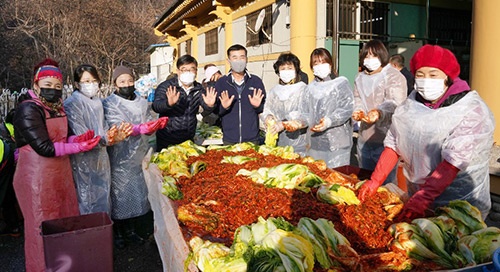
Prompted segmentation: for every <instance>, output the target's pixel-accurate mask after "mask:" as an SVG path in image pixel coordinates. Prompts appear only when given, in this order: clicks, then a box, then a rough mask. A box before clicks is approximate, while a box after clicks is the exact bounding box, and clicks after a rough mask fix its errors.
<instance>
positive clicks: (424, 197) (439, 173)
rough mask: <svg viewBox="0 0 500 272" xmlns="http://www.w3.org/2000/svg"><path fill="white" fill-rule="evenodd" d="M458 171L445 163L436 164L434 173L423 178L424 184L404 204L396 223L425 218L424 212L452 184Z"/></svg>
mask: <svg viewBox="0 0 500 272" xmlns="http://www.w3.org/2000/svg"><path fill="white" fill-rule="evenodd" d="M459 171H460V169H458V168H456V167H455V166H453V165H451V164H450V163H449V162H447V161H442V162H441V163H440V164H438V166H437V167H436V169H435V170H434V172H432V174H431V175H430V176H428V177H426V178H425V183H424V184H423V185H421V186H420V190H418V191H417V192H416V193H415V194H414V195H413V196H411V197H410V199H409V200H408V202H406V204H405V207H404V208H403V210H402V211H401V213H400V214H399V215H398V217H397V218H396V222H400V221H405V222H409V221H411V220H413V219H415V218H422V217H425V211H426V210H427V209H429V207H430V206H431V204H432V202H434V199H436V197H438V196H440V195H441V194H442V193H443V192H444V190H446V188H447V187H448V186H449V185H450V184H451V183H452V182H453V180H454V179H455V177H456V176H457V174H458V172H459Z"/></svg>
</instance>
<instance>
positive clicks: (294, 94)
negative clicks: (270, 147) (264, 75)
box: [261, 81, 307, 156]
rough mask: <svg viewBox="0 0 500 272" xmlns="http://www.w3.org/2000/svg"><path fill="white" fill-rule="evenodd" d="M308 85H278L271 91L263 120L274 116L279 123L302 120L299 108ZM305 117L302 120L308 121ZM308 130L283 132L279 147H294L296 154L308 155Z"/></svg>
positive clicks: (302, 83)
mask: <svg viewBox="0 0 500 272" xmlns="http://www.w3.org/2000/svg"><path fill="white" fill-rule="evenodd" d="M306 87H307V85H306V84H305V83H304V82H302V81H301V82H299V83H296V84H292V85H276V86H275V87H274V88H272V89H271V91H269V93H268V95H267V98H266V104H264V111H263V113H262V115H261V116H262V117H263V118H262V120H265V118H266V117H267V116H268V115H272V116H274V117H275V118H276V120H278V121H292V120H297V119H299V118H300V113H299V106H300V104H301V103H303V102H302V100H303V99H304V98H305V95H306ZM306 118H307V116H304V117H303V118H302V119H306ZM306 132H307V129H305V128H304V129H301V130H297V131H294V132H288V131H286V130H283V131H282V132H281V133H280V134H279V138H278V145H279V146H287V145H289V146H292V147H293V149H294V151H295V153H298V154H300V155H301V156H305V155H306V144H307V138H306Z"/></svg>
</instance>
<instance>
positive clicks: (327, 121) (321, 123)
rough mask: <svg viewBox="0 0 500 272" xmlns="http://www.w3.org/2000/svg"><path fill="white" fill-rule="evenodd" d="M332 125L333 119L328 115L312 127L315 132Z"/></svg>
mask: <svg viewBox="0 0 500 272" xmlns="http://www.w3.org/2000/svg"><path fill="white" fill-rule="evenodd" d="M331 125H332V120H330V118H328V117H323V118H321V119H320V120H319V123H318V124H317V125H315V126H313V127H312V128H311V131H313V132H323V131H325V130H326V129H327V128H329V127H330V126H331Z"/></svg>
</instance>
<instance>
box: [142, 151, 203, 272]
mask: <svg viewBox="0 0 500 272" xmlns="http://www.w3.org/2000/svg"><path fill="white" fill-rule="evenodd" d="M152 152H153V149H150V150H149V152H148V154H147V155H146V156H145V157H144V160H143V161H142V169H143V171H144V178H145V180H146V184H147V186H148V192H149V193H148V198H149V202H151V208H152V210H153V214H154V226H155V227H154V230H155V232H154V236H155V241H156V245H157V246H158V251H159V252H160V257H161V260H162V263H163V271H184V261H185V260H186V259H187V257H188V254H189V246H188V245H187V243H186V242H185V241H184V236H183V235H182V232H181V229H180V227H179V222H178V221H177V217H176V215H175V210H174V206H173V203H172V201H171V200H170V199H169V198H168V197H166V196H164V195H162V194H161V187H162V181H163V178H162V175H161V171H160V169H158V166H157V165H156V164H154V163H151V164H150V163H149V161H150V160H151V154H152ZM188 271H192V272H194V271H198V268H197V267H196V265H194V263H193V262H191V263H190V265H189V267H188Z"/></svg>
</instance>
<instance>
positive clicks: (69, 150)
mask: <svg viewBox="0 0 500 272" xmlns="http://www.w3.org/2000/svg"><path fill="white" fill-rule="evenodd" d="M99 140H101V136H97V137H95V138H92V139H90V140H87V141H84V142H80V143H63V142H55V143H54V149H55V151H56V157H60V156H64V155H71V154H76V153H80V152H86V151H90V150H92V149H93V148H94V147H95V146H97V145H98V144H99Z"/></svg>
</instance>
